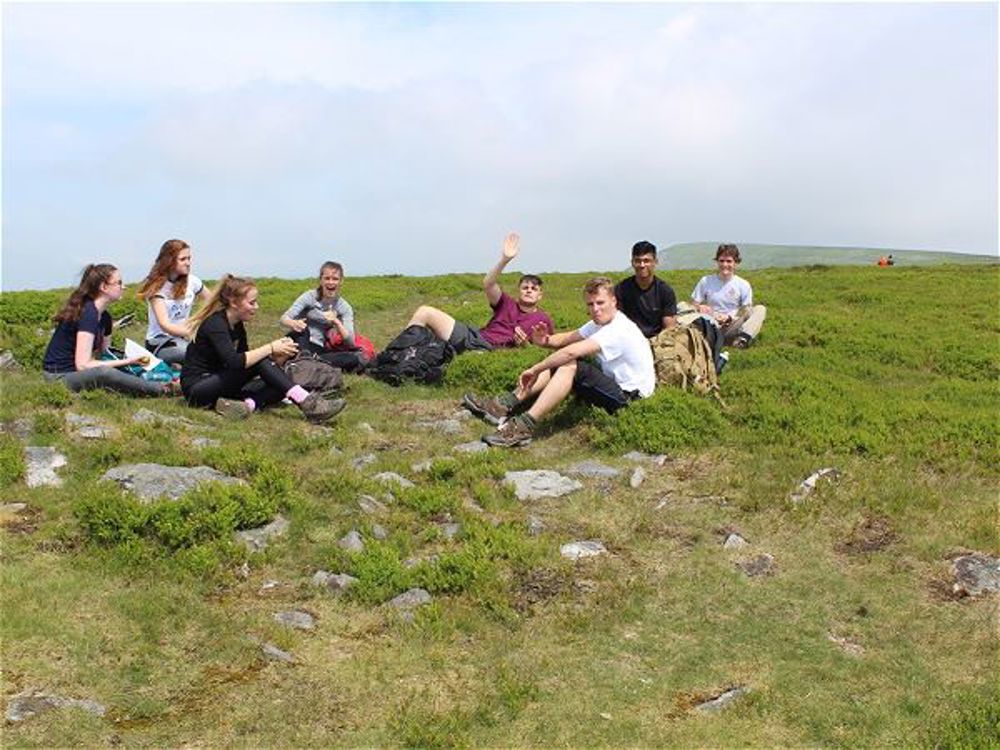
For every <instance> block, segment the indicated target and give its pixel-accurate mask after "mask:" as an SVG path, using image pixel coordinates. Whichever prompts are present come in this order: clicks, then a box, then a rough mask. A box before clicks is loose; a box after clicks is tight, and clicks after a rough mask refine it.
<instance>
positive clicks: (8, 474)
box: [0, 433, 25, 487]
mask: <svg viewBox="0 0 1000 750" xmlns="http://www.w3.org/2000/svg"><path fill="white" fill-rule="evenodd" d="M24 473H25V464H24V450H23V449H22V448H21V443H20V442H19V441H18V440H17V439H16V438H14V437H13V436H11V435H7V434H2V433H0V487H8V486H9V485H11V484H13V483H14V482H16V481H18V480H19V479H21V478H23V477H24Z"/></svg>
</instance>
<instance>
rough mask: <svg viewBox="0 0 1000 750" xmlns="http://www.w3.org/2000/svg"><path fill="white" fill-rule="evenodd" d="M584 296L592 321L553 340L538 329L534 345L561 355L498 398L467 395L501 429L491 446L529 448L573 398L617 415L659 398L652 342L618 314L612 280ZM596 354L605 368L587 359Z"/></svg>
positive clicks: (595, 282)
mask: <svg viewBox="0 0 1000 750" xmlns="http://www.w3.org/2000/svg"><path fill="white" fill-rule="evenodd" d="M583 293H584V297H585V298H586V300H587V311H588V313H589V314H590V321H589V322H587V323H586V324H584V325H583V326H581V327H580V328H579V329H577V330H575V331H567V332H565V333H555V334H551V335H550V334H548V333H547V332H545V331H544V330H543V329H542V327H541V326H536V327H535V328H534V329H532V331H531V340H532V342H533V343H535V344H538V345H539V346H545V347H548V348H551V349H556V351H555V352H553V353H552V354H550V355H549V356H548V357H546V358H545V359H543V360H542V361H541V362H539V363H538V364H536V365H533V366H532V367H529V368H528V369H527V370H525V371H524V372H522V373H521V375H520V377H519V378H518V382H517V387H516V388H515V389H514V390H513V391H511V392H510V393H505V394H502V395H501V396H496V397H493V398H481V397H479V396H476V395H474V394H471V393H467V394H466V395H465V398H464V399H463V404H464V406H465V407H466V408H467V409H468V410H469V411H471V412H472V413H473V414H476V415H477V416H479V417H481V418H483V419H485V420H486V421H487V422H490V423H491V424H495V425H498V429H497V431H496V432H495V433H493V434H492V435H487V436H486V437H484V438H483V441H484V442H486V443H487V444H489V445H493V446H498V447H505V448H508V447H514V446H518V445H527V444H528V443H530V442H531V439H532V436H533V435H534V431H535V427H536V426H537V424H538V422H539V420H541V419H542V418H543V417H544V416H545V415H546V414H548V413H549V412H550V411H552V410H553V409H555V408H556V407H557V406H558V405H559V404H560V403H562V401H563V400H564V399H565V398H566V396H568V395H569V394H570V393H574V394H576V396H577V397H578V398H581V399H583V400H584V401H586V402H587V403H590V404H593V405H595V406H600V407H601V408H603V409H605V410H607V411H608V412H612V413H614V412H615V411H617V410H618V409H621V408H622V407H624V406H626V405H628V404H629V403H630V402H631V401H634V400H635V399H637V398H646V397H648V396H651V395H652V394H653V389H654V388H655V386H656V371H655V369H654V367H653V354H652V350H651V349H650V348H649V341H648V340H647V339H646V337H645V336H643V335H642V331H640V330H639V327H638V326H637V325H636V324H635V323H633V322H632V321H631V320H629V319H628V317H627V316H626V315H625V313H623V312H620V311H619V310H618V305H617V301H616V299H615V293H614V284H613V283H612V281H611V280H610V279H607V278H604V277H598V278H595V279H591V280H590V281H589V282H587V285H586V286H585V287H584V292H583ZM591 355H593V356H595V357H596V358H597V361H598V363H599V364H600V367H596V366H594V365H593V364H591V363H590V362H588V361H586V360H584V359H582V358H583V357H589V356H591ZM531 399H534V403H532V404H531V406H530V408H529V409H528V410H527V411H526V412H524V413H523V414H519V415H518V416H515V417H511V415H512V414H513V413H514V411H515V410H516V409H517V407H519V406H520V405H521V404H522V403H526V402H527V401H529V400H531ZM508 417H511V418H509V419H508Z"/></svg>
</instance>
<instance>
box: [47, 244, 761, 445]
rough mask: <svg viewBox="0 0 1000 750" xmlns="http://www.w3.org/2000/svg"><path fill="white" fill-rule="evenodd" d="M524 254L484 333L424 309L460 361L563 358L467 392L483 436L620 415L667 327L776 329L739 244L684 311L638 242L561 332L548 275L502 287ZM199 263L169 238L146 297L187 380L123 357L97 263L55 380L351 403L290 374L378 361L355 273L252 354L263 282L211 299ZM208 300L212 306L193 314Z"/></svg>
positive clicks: (515, 436) (751, 332)
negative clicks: (577, 417) (366, 332)
mask: <svg viewBox="0 0 1000 750" xmlns="http://www.w3.org/2000/svg"><path fill="white" fill-rule="evenodd" d="M519 248H520V238H519V237H518V235H516V234H510V235H508V236H507V238H506V239H505V241H504V244H503V250H502V253H501V256H500V259H499V261H498V262H497V264H496V265H495V266H494V267H493V268H492V269H491V270H490V271H489V273H487V274H486V277H485V278H484V279H483V287H484V291H485V293H486V299H487V301H488V302H489V305H490V308H491V309H492V311H493V313H492V316H491V317H490V319H489V321H488V322H487V323H486V325H484V326H482V327H479V328H477V327H474V326H471V325H469V324H467V323H463V322H461V321H457V320H455V319H454V318H453V317H452V316H451V315H448V314H447V313H445V312H444V311H442V310H439V309H437V308H435V307H431V306H428V305H422V306H420V307H418V308H417V310H416V311H415V312H414V313H413V315H412V317H411V319H410V321H409V325H419V326H424V327H426V328H428V329H429V330H430V331H432V332H433V333H434V334H435V335H436V336H437V337H438V338H440V339H443V340H444V341H447V342H448V343H449V344H450V345H451V346H452V347H453V348H454V350H455V352H456V353H459V354H461V353H463V352H468V351H490V350H492V349H497V348H503V347H512V346H525V345H532V344H533V345H536V346H539V347H544V348H548V349H552V350H553V351H552V353H551V354H549V355H548V356H547V357H545V358H544V359H542V360H541V361H540V362H538V363H537V364H535V365H533V366H532V367H530V368H528V369H526V370H525V371H524V372H522V373H521V374H520V376H519V378H518V381H517V383H516V384H515V387H514V388H513V389H512V390H511V391H509V392H507V393H502V394H499V395H496V396H491V397H483V396H478V395H476V394H472V393H468V394H466V395H465V396H464V398H463V404H464V405H465V407H466V408H467V409H469V410H470V411H472V412H473V413H474V414H476V415H477V416H479V417H481V418H483V419H484V420H486V421H487V422H489V423H491V424H493V425H495V426H496V427H497V430H496V432H495V433H493V434H491V435H487V436H486V437H485V438H483V439H484V440H485V441H486V442H487V443H489V444H490V445H494V446H505V447H508V446H517V445H524V444H527V443H529V442H530V441H531V438H532V435H533V433H534V431H535V428H536V426H537V424H538V422H539V421H540V420H541V419H542V418H543V417H544V416H545V415H546V414H548V413H549V412H551V411H552V410H553V409H554V408H555V407H556V406H558V405H559V404H560V403H561V402H562V401H563V400H564V399H565V398H566V397H567V396H568V395H569V394H570V393H574V394H576V396H577V397H578V398H581V399H583V400H584V401H586V402H588V403H591V404H593V405H595V406H599V407H601V408H604V409H606V410H607V411H609V412H615V411H617V410H618V409H620V408H622V407H624V406H626V405H627V404H628V403H629V402H631V401H633V400H635V399H639V398H647V397H648V396H650V395H652V393H653V390H654V387H655V384H656V374H655V369H654V364H653V354H652V350H651V348H650V344H649V339H651V338H653V337H655V336H657V335H658V334H660V332H661V331H663V330H665V329H671V328H674V327H675V326H678V325H688V324H690V323H691V322H692V321H693V320H694V319H697V318H699V317H701V318H705V319H707V320H709V321H711V324H712V325H715V326H717V327H718V330H719V333H720V335H721V336H722V337H723V339H724V341H725V342H726V343H727V344H730V345H732V346H735V347H737V348H746V347H747V346H749V345H750V344H751V343H752V342H753V341H754V339H755V337H756V336H757V334H758V333H759V332H760V329H761V326H762V324H763V322H764V318H765V315H766V309H765V308H764V306H763V305H755V304H754V303H753V292H752V289H751V287H750V284H749V283H747V281H746V280H744V279H743V278H741V277H739V276H737V275H736V273H735V270H736V266H737V265H738V264H739V263H740V252H739V249H738V248H737V247H736V246H735V245H731V244H724V245H720V246H719V248H718V250H717V252H716V254H715V261H716V264H717V272H716V273H714V274H710V275H707V276H704V277H703V278H702V279H701V280H700V281H699V282H698V284H697V285H696V286H695V288H694V291H693V292H692V294H691V303H690V304H686V305H685V304H682V305H680V306H679V305H678V302H677V297H676V294H675V293H674V291H673V289H672V288H671V287H670V285H669V284H667V283H666V282H665V281H663V280H662V279H661V278H659V277H657V276H656V273H655V271H656V264H657V251H656V246H655V245H653V244H652V243H650V242H638V243H636V244H635V245H634V246H633V248H632V268H633V271H634V273H633V275H632V276H629V277H628V278H626V279H624V280H622V281H620V282H618V283H617V284H615V283H614V282H612V281H611V280H610V279H608V278H606V277H597V278H593V279H591V280H590V281H589V282H588V283H587V284H586V286H585V287H584V290H583V293H584V298H585V301H586V306H587V312H588V314H589V317H590V320H589V321H588V322H587V323H585V324H584V325H583V326H581V327H579V328H577V329H574V330H570V331H565V332H561V333H559V332H556V331H555V328H554V326H553V324H552V320H551V318H550V317H549V316H548V315H547V314H546V313H545V312H544V311H543V310H542V309H541V307H540V302H541V300H542V295H543V291H542V286H543V285H542V280H541V279H540V278H539V277H538V276H535V275H533V274H525V275H523V276H522V277H521V278H520V280H519V281H518V291H517V298H516V299H515V298H514V297H511V296H510V295H509V294H507V293H506V292H504V291H503V289H502V288H501V287H500V283H499V278H500V274H501V273H502V272H503V270H504V268H506V266H507V265H508V264H509V263H510V262H511V261H512V260H514V259H515V258H516V257H517V255H518V252H519ZM191 265H192V252H191V247H190V245H188V243H186V242H184V241H183V240H176V239H175V240H168V241H167V242H165V243H164V244H163V246H162V247H161V248H160V252H159V254H158V256H157V259H156V261H155V262H154V264H153V266H152V268H151V270H150V272H149V274H148V275H147V276H146V278H145V279H144V280H143V282H142V284H141V286H140V288H139V291H138V296H139V297H140V298H141V299H143V300H145V301H146V303H147V307H148V328H147V332H146V340H145V344H146V347H147V349H148V350H149V351H150V352H152V353H153V354H154V355H155V356H156V357H157V358H159V359H161V360H163V361H164V362H167V363H169V364H171V365H173V366H174V367H175V368H179V369H180V378H179V385H178V383H177V382H175V381H171V382H166V383H161V382H155V381H152V380H146V379H143V378H141V377H138V376H136V375H133V374H130V373H128V372H125V371H124V370H123V369H122V368H125V367H127V366H130V365H140V366H141V365H148V364H149V363H148V361H147V360H146V358H145V357H144V356H137V357H124V358H123V357H121V356H114V355H112V354H111V353H110V350H109V343H110V337H111V333H112V328H113V326H112V320H111V316H110V314H109V312H108V310H107V308H108V307H109V306H110V305H111V304H112V303H114V302H116V301H118V300H119V299H121V297H122V296H123V294H124V292H125V287H124V283H123V281H122V277H121V273H120V272H119V270H118V269H117V268H116V267H115V266H113V265H111V264H108V263H98V264H93V265H90V266H87V268H86V269H85V270H84V272H83V276H82V278H81V281H80V284H79V286H78V287H77V288H76V289H75V290H74V291H73V292H72V294H71V295H70V296H69V299H68V300H67V301H66V303H65V304H64V305H63V307H62V309H61V310H60V311H59V312H58V313H57V314H56V316H55V318H54V321H55V323H56V328H55V330H54V332H53V334H52V339H51V340H50V342H49V345H48V348H47V349H46V351H45V358H44V365H43V367H44V374H45V377H46V378H48V379H51V380H60V381H62V382H63V383H65V385H66V386H67V387H68V388H70V389H71V390H74V391H76V390H83V389H88V388H106V389H109V390H114V391H119V392H123V393H129V394H134V395H161V394H170V395H173V394H176V392H177V390H178V389H179V390H180V392H181V393H182V394H183V396H184V397H185V399H186V400H187V401H188V403H189V404H190V405H192V406H195V407H214V408H215V410H216V411H217V412H219V413H220V414H222V415H224V416H227V417H233V418H244V417H247V416H249V415H250V414H251V413H252V412H254V411H256V410H257V409H261V408H264V407H267V406H270V405H273V404H276V403H279V402H282V401H289V402H291V403H293V404H295V405H296V406H298V408H299V409H300V410H301V411H302V413H303V415H304V416H305V417H306V419H308V420H310V421H313V422H324V421H327V420H329V419H331V418H333V417H334V416H335V415H336V414H338V413H339V412H340V411H341V410H342V409H343V408H344V406H345V403H344V400H343V399H340V398H328V397H326V396H324V395H321V394H319V393H315V392H314V393H310V392H308V391H306V390H305V389H304V388H302V387H301V386H297V385H295V384H294V383H293V382H292V380H291V378H290V377H289V375H288V374H286V372H285V370H284V369H283V368H282V367H281V365H282V364H283V363H285V362H286V361H288V360H289V359H291V358H293V357H295V356H296V355H297V354H298V353H299V352H311V353H312V354H314V355H316V356H317V357H319V358H321V359H322V360H323V361H326V362H328V363H329V364H332V365H334V366H337V367H341V368H343V369H345V370H348V371H363V369H364V367H365V365H366V364H367V360H368V356H369V354H368V353H366V352H365V351H363V350H362V349H361V348H360V347H359V346H358V345H357V342H356V340H355V339H356V332H355V328H354V310H353V308H352V307H351V305H350V304H348V302H347V301H346V300H345V299H344V298H343V296H342V295H341V293H340V289H341V285H342V283H343V279H344V269H343V267H342V266H341V265H340V264H339V263H335V262H332V261H328V262H326V263H324V264H323V265H322V266H321V268H320V273H319V284H318V286H317V287H316V288H315V289H310V290H308V291H306V292H304V293H303V294H302V295H300V296H299V297H298V298H297V299H296V300H295V301H294V302H293V303H292V305H291V307H289V308H288V310H286V311H285V313H284V314H283V315H282V316H281V319H280V322H281V324H282V325H283V326H284V327H286V328H287V329H288V330H289V335H288V336H283V337H281V338H278V339H275V340H274V341H271V342H268V343H266V344H263V345H261V346H258V347H256V348H255V349H250V348H249V345H248V341H247V334H246V328H245V324H246V323H247V322H249V321H251V320H253V318H254V316H255V315H256V312H257V308H258V301H257V298H258V291H257V287H256V286H255V284H254V282H253V281H252V280H251V279H247V278H240V277H236V276H232V275H228V274H227V275H226V276H224V277H223V278H222V279H221V280H220V282H219V283H218V285H217V286H216V288H215V289H214V290H211V291H210V290H209V289H208V288H207V287H206V286H205V285H204V283H202V281H201V280H200V279H199V278H198V277H197V276H195V275H194V274H193V273H192V272H191ZM196 301H200V302H201V308H200V309H199V310H198V311H197V312H194V313H192V311H193V308H194V305H195V302H196ZM357 338H358V339H360V338H361V337H360V336H357Z"/></svg>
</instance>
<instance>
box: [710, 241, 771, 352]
mask: <svg viewBox="0 0 1000 750" xmlns="http://www.w3.org/2000/svg"><path fill="white" fill-rule="evenodd" d="M739 262H740V249H739V248H738V247H736V245H719V249H718V250H716V251H715V263H716V265H717V266H718V268H719V270H718V272H717V273H714V274H711V275H709V276H702V277H701V280H700V281H699V282H698V284H697V285H696V286H695V288H694V291H693V292H691V300H692V301H693V302H694V305H695V307H697V308H698V312H700V313H702V314H704V315H710V316H711V317H712V318H713V319H714V320H715V322H716V323H718V325H719V328H720V329H721V332H722V337H723V341H725V343H726V344H731V345H733V346H735V347H736V348H737V349H746V348H747V347H748V346H750V344H751V343H753V340H754V338H756V336H757V334H758V333H760V329H761V326H763V325H764V319H765V318H766V317H767V308H766V307H764V306H763V305H755V304H754V303H753V289H751V288H750V283H749V282H748V281H747V280H746V279H743V278H741V277H739V276H737V275H736V266H737V265H739Z"/></svg>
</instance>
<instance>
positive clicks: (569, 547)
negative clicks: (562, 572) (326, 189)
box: [559, 539, 608, 560]
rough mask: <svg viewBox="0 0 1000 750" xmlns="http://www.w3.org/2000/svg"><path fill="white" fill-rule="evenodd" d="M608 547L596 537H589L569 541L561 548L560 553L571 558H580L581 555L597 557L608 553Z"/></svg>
mask: <svg viewBox="0 0 1000 750" xmlns="http://www.w3.org/2000/svg"><path fill="white" fill-rule="evenodd" d="M607 551H608V550H607V548H606V547H605V546H604V544H603V543H601V542H599V541H597V540H596V539H588V540H585V541H581V542H569V543H568V544H564V545H563V546H561V547H560V548H559V554H560V555H562V556H563V557H566V558H568V559H570V560H579V559H580V558H581V557H596V556H597V555H603V554H606V553H607Z"/></svg>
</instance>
